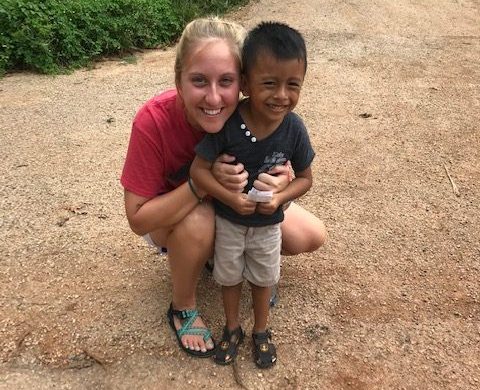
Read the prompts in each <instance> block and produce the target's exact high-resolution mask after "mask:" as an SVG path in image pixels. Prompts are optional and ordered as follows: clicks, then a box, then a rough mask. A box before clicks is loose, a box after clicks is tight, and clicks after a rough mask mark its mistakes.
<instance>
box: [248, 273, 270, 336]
mask: <svg viewBox="0 0 480 390" xmlns="http://www.w3.org/2000/svg"><path fill="white" fill-rule="evenodd" d="M250 286H251V288H252V300H253V314H254V316H255V323H254V325H253V330H252V333H258V332H265V330H266V329H267V322H268V310H269V308H270V304H269V301H270V294H271V292H272V288H271V287H260V286H256V285H254V284H252V283H250Z"/></svg>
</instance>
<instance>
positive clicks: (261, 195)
mask: <svg viewBox="0 0 480 390" xmlns="http://www.w3.org/2000/svg"><path fill="white" fill-rule="evenodd" d="M247 196H248V200H253V201H254V202H270V201H271V200H272V196H273V191H258V190H257V189H256V188H255V187H253V188H252V189H251V190H250V191H248V194H247Z"/></svg>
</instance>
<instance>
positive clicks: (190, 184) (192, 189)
mask: <svg viewBox="0 0 480 390" xmlns="http://www.w3.org/2000/svg"><path fill="white" fill-rule="evenodd" d="M188 186H189V187H190V191H192V194H193V195H194V196H195V198H197V200H198V203H202V202H203V199H202V198H200V197H199V196H198V194H197V191H195V188H194V187H193V183H192V178H191V177H189V178H188Z"/></svg>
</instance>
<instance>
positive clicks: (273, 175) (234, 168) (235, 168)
mask: <svg viewBox="0 0 480 390" xmlns="http://www.w3.org/2000/svg"><path fill="white" fill-rule="evenodd" d="M234 161H235V157H234V156H230V155H228V154H222V155H220V156H219V157H218V158H217V159H216V160H215V162H214V163H213V166H212V174H213V176H215V179H217V181H218V182H219V183H220V184H221V185H223V186H224V187H225V188H227V189H228V190H230V191H233V192H242V191H243V189H244V187H245V186H246V185H247V183H248V172H247V171H245V169H244V166H243V164H241V163H237V164H232V162H234ZM290 175H291V168H290V166H289V164H288V163H287V164H286V165H277V166H275V167H273V168H272V169H271V170H270V171H268V172H267V173H261V174H260V175H258V179H257V180H255V181H254V183H253V186H254V187H255V188H256V189H257V190H259V191H273V193H277V192H280V191H283V190H284V189H285V188H286V187H287V186H288V184H289V183H290V182H291V181H292V178H291V177H290Z"/></svg>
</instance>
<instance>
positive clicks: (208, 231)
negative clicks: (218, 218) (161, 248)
mask: <svg viewBox="0 0 480 390" xmlns="http://www.w3.org/2000/svg"><path fill="white" fill-rule="evenodd" d="M175 230H176V233H178V234H180V235H181V236H182V237H180V238H181V239H182V240H184V242H185V243H188V244H189V245H191V244H195V245H205V246H211V245H213V241H214V237H215V211H214V209H213V207H212V206H211V205H210V204H205V205H203V204H202V205H199V206H198V207H196V208H195V209H194V210H193V211H192V212H191V213H190V214H188V215H187V216H186V217H185V218H184V219H183V220H182V222H180V223H179V224H178V226H177V227H176V229H175Z"/></svg>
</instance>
